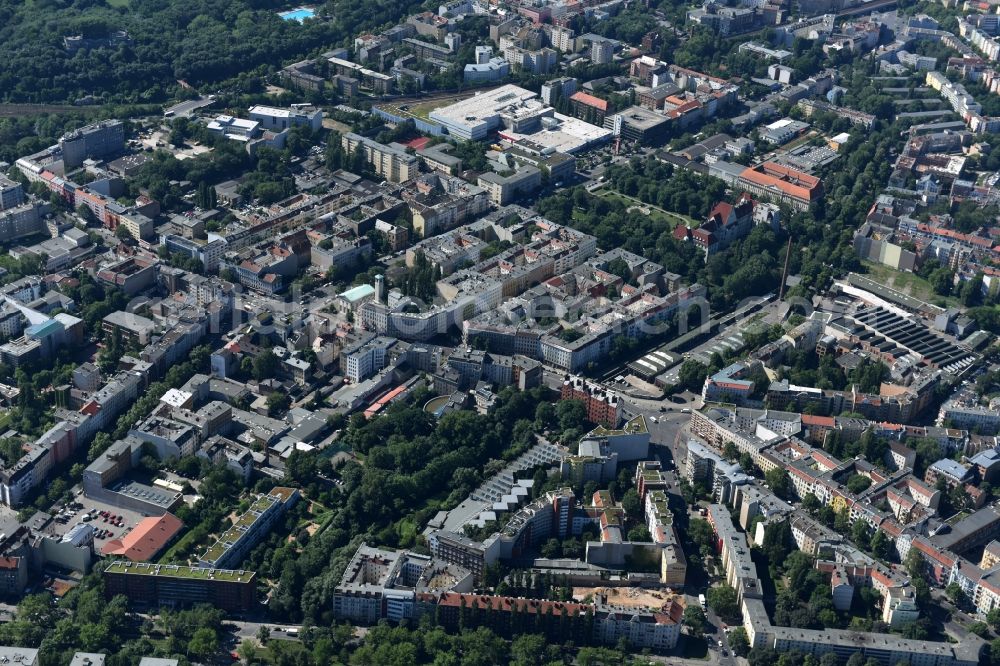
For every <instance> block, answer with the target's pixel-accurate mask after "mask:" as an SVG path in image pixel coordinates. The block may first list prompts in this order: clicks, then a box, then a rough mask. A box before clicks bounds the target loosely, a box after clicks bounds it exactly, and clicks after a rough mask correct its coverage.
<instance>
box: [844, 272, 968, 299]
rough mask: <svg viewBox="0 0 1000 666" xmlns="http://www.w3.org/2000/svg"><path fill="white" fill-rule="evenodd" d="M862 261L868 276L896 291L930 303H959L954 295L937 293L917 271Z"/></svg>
mask: <svg viewBox="0 0 1000 666" xmlns="http://www.w3.org/2000/svg"><path fill="white" fill-rule="evenodd" d="M862 263H864V265H865V271H866V273H865V275H866V277H868V278H870V279H872V280H875V281H876V282H880V283H882V284H884V285H885V286H887V287H890V288H892V289H895V290H896V291H901V292H903V293H904V294H907V295H909V296H912V297H914V298H919V299H920V300H922V301H927V302H928V303H933V304H936V305H942V303H943V307H952V306H956V305H958V304H959V301H958V299H957V298H955V297H954V296H948V297H945V296H940V295H939V294H937V293H935V292H934V288H933V287H931V285H930V283H929V282H928V281H927V280H925V279H924V278H922V277H920V276H919V275H917V274H916V273H908V272H906V271H897V270H895V269H892V268H889V267H888V266H885V265H883V264H876V263H873V262H870V261H865V262H862Z"/></svg>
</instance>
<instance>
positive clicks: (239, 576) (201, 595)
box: [103, 560, 257, 613]
mask: <svg viewBox="0 0 1000 666" xmlns="http://www.w3.org/2000/svg"><path fill="white" fill-rule="evenodd" d="M103 577H104V593H105V596H106V598H107V599H111V598H113V597H114V596H116V595H119V594H121V595H124V596H125V597H127V598H128V600H129V603H130V604H132V605H140V606H146V607H150V608H184V607H188V606H192V605H194V604H202V603H204V604H211V605H212V606H215V607H216V608H218V609H220V610H223V611H227V612H233V613H245V612H248V611H251V610H253V609H254V607H255V606H256V605H257V572H255V571H234V570H227V569H201V568H196V567H186V566H182V565H177V564H162V565H161V564H149V563H145V562H131V561H126V560H117V561H115V562H112V563H111V564H110V565H109V566H108V567H107V568H106V569H105V570H104V574H103Z"/></svg>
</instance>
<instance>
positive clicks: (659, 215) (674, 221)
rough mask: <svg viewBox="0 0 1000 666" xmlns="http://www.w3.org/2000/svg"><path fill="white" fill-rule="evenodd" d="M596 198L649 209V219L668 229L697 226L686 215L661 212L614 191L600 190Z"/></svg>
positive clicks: (656, 207) (657, 208) (666, 211)
mask: <svg viewBox="0 0 1000 666" xmlns="http://www.w3.org/2000/svg"><path fill="white" fill-rule="evenodd" d="M597 196H599V197H604V198H605V199H612V200H617V201H620V202H621V203H623V204H624V205H626V206H638V207H642V208H648V209H649V217H651V218H653V219H654V220H657V221H658V222H662V223H663V224H667V225H670V228H674V227H676V226H679V225H684V224H689V225H691V228H692V229H693V228H695V227H697V226H698V222H697V220H694V219H692V218H690V217H688V216H687V215H681V214H680V213H672V212H670V211H668V210H663V209H662V208H659V207H658V206H653V205H651V204H647V203H643V202H642V201H640V200H639V199H636V198H634V197H630V196H627V195H625V194H622V193H621V192H615V191H614V190H609V189H602V190H600V191H599V192H598V193H597Z"/></svg>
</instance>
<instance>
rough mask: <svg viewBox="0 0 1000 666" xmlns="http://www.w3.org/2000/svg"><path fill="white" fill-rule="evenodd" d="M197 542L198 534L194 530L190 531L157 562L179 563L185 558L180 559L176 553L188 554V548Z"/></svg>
mask: <svg viewBox="0 0 1000 666" xmlns="http://www.w3.org/2000/svg"><path fill="white" fill-rule="evenodd" d="M197 541H198V533H197V532H196V531H195V530H190V531H189V532H188V533H187V534H185V535H184V536H182V537H181V538H180V539H178V540H177V543H175V544H174V545H173V546H171V547H170V550H168V551H167V552H166V553H164V554H163V555H162V556H161V557H160V559H159V561H160V563H161V564H162V563H165V562H179V561H181V560H183V559H186V558H181V557H178V556H177V553H182V552H187V553H189V554H190V552H191V551H190V548H191V546H192V545H194V544H195V543H196V542H197Z"/></svg>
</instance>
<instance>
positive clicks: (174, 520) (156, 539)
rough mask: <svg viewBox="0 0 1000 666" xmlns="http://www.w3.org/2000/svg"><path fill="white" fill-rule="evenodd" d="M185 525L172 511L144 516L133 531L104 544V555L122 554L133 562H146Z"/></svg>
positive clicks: (102, 552) (102, 550) (102, 551)
mask: <svg viewBox="0 0 1000 666" xmlns="http://www.w3.org/2000/svg"><path fill="white" fill-rule="evenodd" d="M183 526H184V523H182V522H181V520H180V518H178V517H177V516H175V515H174V514H172V513H165V514H163V515H162V516H159V517H156V516H154V517H151V518H144V519H142V520H140V521H139V524H138V525H136V526H135V527H134V528H132V531H131V532H129V533H128V534H126V535H125V536H123V537H121V538H119V539H112V540H111V541H108V542H107V543H106V544H104V548H102V549H101V554H102V555H121V556H123V557H127V558H128V559H130V560H132V561H133V562H145V561H146V560H149V559H151V558H153V557H154V556H155V555H156V554H157V553H159V552H160V551H161V550H162V549H163V547H164V546H165V545H167V543H168V542H169V541H170V540H171V539H173V538H174V536H175V535H176V534H177V533H178V532H179V531H180V529H181V528H182V527H183Z"/></svg>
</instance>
